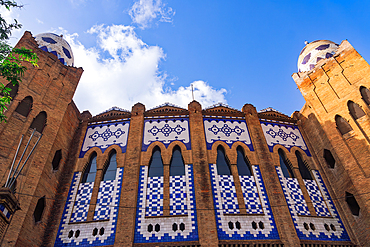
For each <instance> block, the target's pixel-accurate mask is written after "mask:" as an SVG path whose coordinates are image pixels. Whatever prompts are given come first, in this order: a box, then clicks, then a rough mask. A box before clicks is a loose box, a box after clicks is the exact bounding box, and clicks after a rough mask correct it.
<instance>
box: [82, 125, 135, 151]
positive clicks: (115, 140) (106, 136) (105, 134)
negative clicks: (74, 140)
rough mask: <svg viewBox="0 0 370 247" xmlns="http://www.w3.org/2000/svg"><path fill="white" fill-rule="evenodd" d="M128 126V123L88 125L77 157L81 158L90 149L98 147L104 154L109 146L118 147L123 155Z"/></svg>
mask: <svg viewBox="0 0 370 247" xmlns="http://www.w3.org/2000/svg"><path fill="white" fill-rule="evenodd" d="M129 126H130V122H129V121H121V122H112V123H104V124H96V125H89V126H88V127H87V130H86V134H85V139H84V142H83V144H82V148H81V152H80V156H79V157H80V158H82V157H83V156H84V155H85V153H86V152H87V151H88V150H89V149H90V148H93V147H98V148H100V149H101V150H102V152H104V151H105V150H106V149H107V148H108V147H109V146H111V145H118V146H120V147H121V150H122V153H125V152H126V145H127V137H128V130H129Z"/></svg>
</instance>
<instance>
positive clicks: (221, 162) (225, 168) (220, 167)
mask: <svg viewBox="0 0 370 247" xmlns="http://www.w3.org/2000/svg"><path fill="white" fill-rule="evenodd" d="M216 165H217V172H218V175H231V171H230V166H229V163H228V162H227V160H226V156H225V150H224V148H223V147H222V146H218V147H217V161H216Z"/></svg>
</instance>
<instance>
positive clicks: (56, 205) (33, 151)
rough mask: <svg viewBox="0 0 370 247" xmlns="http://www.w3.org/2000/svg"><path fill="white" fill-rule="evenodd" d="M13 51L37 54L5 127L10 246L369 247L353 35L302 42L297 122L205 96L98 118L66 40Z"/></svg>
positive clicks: (359, 69)
mask: <svg viewBox="0 0 370 247" xmlns="http://www.w3.org/2000/svg"><path fill="white" fill-rule="evenodd" d="M17 46H20V47H26V48H30V49H32V50H33V51H35V52H36V53H37V54H38V56H39V59H40V60H39V63H38V64H39V67H37V68H33V67H31V66H29V65H27V66H29V67H28V70H27V71H26V73H25V75H24V78H23V80H22V83H21V84H20V85H19V87H18V88H16V87H15V88H13V91H12V93H13V96H14V98H13V101H12V103H11V104H10V106H9V109H8V111H7V112H6V115H7V117H8V122H7V123H2V124H1V125H0V140H1V142H0V143H1V145H0V171H1V174H3V175H2V177H1V183H2V185H4V187H3V188H2V189H1V190H0V211H1V213H0V216H1V217H0V218H1V222H0V224H1V225H0V234H1V243H2V246H266V247H267V246H269V247H273V246H370V228H369V225H370V216H369V208H370V205H369V204H370V190H369V188H370V177H369V176H370V165H368V162H369V161H370V150H369V143H370V139H369V138H370V121H369V119H368V116H370V108H369V107H370V92H369V89H368V88H370V76H369V75H370V66H369V64H368V63H367V62H366V61H365V60H364V59H363V58H362V57H361V56H360V55H359V54H358V53H357V51H356V50H355V49H354V48H353V47H352V46H351V45H350V44H349V42H348V41H346V40H345V41H343V42H342V43H341V44H340V45H338V44H335V43H333V42H331V41H326V40H320V41H315V42H311V43H308V44H306V47H305V48H304V49H303V50H302V52H301V54H300V56H299V61H298V70H299V72H297V73H294V74H293V79H294V80H295V82H296V84H297V85H298V87H299V89H300V91H301V92H302V94H303V96H304V98H305V100H306V104H305V105H304V107H303V108H302V110H301V111H299V112H298V111H297V112H294V113H293V114H292V116H291V117H289V116H287V115H284V114H282V113H280V112H278V111H276V110H274V109H272V108H267V109H264V110H261V111H258V112H257V111H256V108H255V107H254V106H253V105H250V104H246V105H244V106H243V107H242V109H241V110H237V109H233V108H231V107H229V106H227V105H223V104H216V105H214V106H211V107H208V108H203V106H201V105H200V104H199V103H198V102H196V101H193V102H190V103H189V105H188V108H187V109H186V108H182V107H178V106H175V105H172V104H169V103H165V104H163V105H161V106H159V107H156V108H153V109H149V110H147V109H145V106H144V105H143V104H141V103H137V104H135V105H134V106H133V107H132V109H131V111H128V110H124V109H121V108H118V107H113V108H111V109H109V110H107V111H106V112H103V113H101V114H99V115H96V116H91V114H90V113H89V112H88V111H86V112H82V113H80V112H79V110H78V109H77V107H76V106H75V104H74V102H73V100H72V97H73V94H74V92H75V89H76V87H77V84H78V82H79V79H80V77H81V75H82V72H83V70H82V68H75V67H74V66H73V54H72V50H71V49H70V47H69V45H68V43H67V42H66V41H64V40H63V38H62V37H60V36H57V35H54V34H40V35H36V36H35V37H32V35H31V33H29V32H26V33H25V34H24V36H23V37H22V38H21V40H20V41H19V43H18V44H17ZM3 82H4V81H3ZM12 164H14V165H12ZM18 164H19V165H18ZM23 164H25V165H24V168H23V170H22V171H21V172H20V173H19V176H18V177H17V179H15V177H16V174H17V172H15V176H14V177H13V174H14V171H17V169H18V171H19V169H20V168H21V167H22V165H23ZM16 168H17V169H16ZM10 170H11V171H12V172H11V173H10V174H11V175H10V176H9V178H8V174H9V171H10Z"/></svg>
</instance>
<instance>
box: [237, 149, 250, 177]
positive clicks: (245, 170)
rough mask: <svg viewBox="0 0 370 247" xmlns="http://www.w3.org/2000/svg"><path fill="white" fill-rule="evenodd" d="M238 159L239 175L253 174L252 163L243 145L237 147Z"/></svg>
mask: <svg viewBox="0 0 370 247" xmlns="http://www.w3.org/2000/svg"><path fill="white" fill-rule="evenodd" d="M236 152H237V161H236V166H237V167H238V174H239V176H251V175H252V172H251V165H250V162H249V160H248V158H247V157H246V156H245V154H244V149H243V148H242V147H241V146H238V147H237V148H236Z"/></svg>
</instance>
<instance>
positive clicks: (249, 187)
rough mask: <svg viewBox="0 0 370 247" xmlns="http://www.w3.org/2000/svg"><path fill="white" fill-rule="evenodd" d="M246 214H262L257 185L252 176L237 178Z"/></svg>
mask: <svg viewBox="0 0 370 247" xmlns="http://www.w3.org/2000/svg"><path fill="white" fill-rule="evenodd" d="M239 180H240V185H241V187H242V192H243V197H244V203H245V208H246V210H247V214H263V209H262V204H261V200H260V197H259V195H258V190H257V185H256V182H255V180H254V177H253V176H239Z"/></svg>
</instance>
